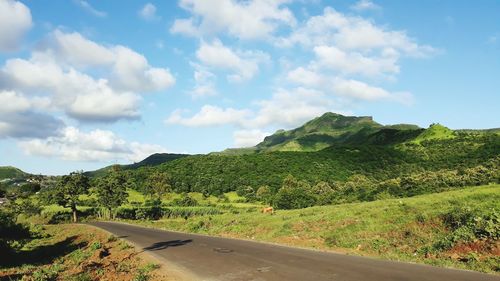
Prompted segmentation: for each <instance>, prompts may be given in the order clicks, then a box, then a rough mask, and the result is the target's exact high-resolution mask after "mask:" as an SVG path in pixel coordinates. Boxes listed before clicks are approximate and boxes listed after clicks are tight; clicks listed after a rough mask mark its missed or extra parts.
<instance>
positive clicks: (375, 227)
mask: <svg viewBox="0 0 500 281" xmlns="http://www.w3.org/2000/svg"><path fill="white" fill-rule="evenodd" d="M499 202H500V185H488V186H481V187H470V188H464V189H458V190H454V191H449V192H443V193H436V194H429V195H422V196H415V197H411V198H404V199H388V200H380V201H374V202H364V203H351V204H342V205H335V206H317V207H311V208H306V209H299V210H287V211H284V210H283V211H282V210H279V211H277V212H276V213H275V215H269V214H261V213H259V212H258V211H256V210H254V211H248V212H240V213H239V214H234V213H224V214H221V215H212V216H209V217H193V218H190V219H188V220H187V221H186V220H184V219H182V218H174V219H164V220H160V221H156V222H145V221H136V222H135V223H139V224H143V225H148V226H154V227H160V228H165V229H172V230H178V231H185V232H196V233H203V234H209V235H219V236H226V237H238V238H246V239H256V240H262V241H268V242H276V243H282V244H287V245H293V246H301V247H311V248H317V249H326V250H335V251H341V252H348V253H354V254H360V255H370V256H379V257H383V258H387V259H392V260H403V261H412V262H420V263H427V264H432V265H439V266H449V267H456V268H464V269H472V270H479V271H484V272H495V271H498V270H499V267H498V264H499V262H500V258H499V257H498V256H495V255H491V254H488V253H477V255H479V256H480V258H479V259H475V258H474V259H471V258H467V256H466V254H465V253H461V252H458V255H462V256H463V258H461V259H457V258H450V257H451V256H453V254H454V253H455V252H454V250H453V248H452V249H448V250H440V251H425V249H430V248H432V247H433V245H435V244H436V243H438V242H440V241H442V240H443V239H445V238H446V237H447V236H449V235H450V230H449V229H448V228H447V227H446V226H445V224H444V223H443V220H442V217H443V215H445V214H447V213H448V212H450V211H451V210H453V209H454V208H457V207H460V206H463V207H469V208H471V209H478V210H484V211H486V210H490V209H496V210H497V211H498V209H500V205H499ZM490 242H491V241H490ZM493 243H494V245H497V247H498V240H494V241H493ZM456 250H457V249H456ZM457 251H458V250H457Z"/></svg>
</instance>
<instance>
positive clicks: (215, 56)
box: [196, 39, 269, 82]
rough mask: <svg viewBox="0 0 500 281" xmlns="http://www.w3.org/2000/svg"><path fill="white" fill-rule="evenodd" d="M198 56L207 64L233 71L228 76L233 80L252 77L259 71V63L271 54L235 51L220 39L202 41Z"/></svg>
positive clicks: (197, 52)
mask: <svg viewBox="0 0 500 281" xmlns="http://www.w3.org/2000/svg"><path fill="white" fill-rule="evenodd" d="M196 57H197V58H198V59H199V60H200V62H201V63H203V64H204V65H206V66H209V67H213V68H219V69H223V70H227V71H232V72H233V73H232V74H230V75H228V76H227V79H228V80H229V81H232V82H241V81H245V80H249V79H251V78H252V77H253V76H254V75H256V73H257V72H258V71H259V63H264V62H267V61H268V60H269V55H267V54H266V53H263V52H261V51H245V52H244V51H236V52H235V51H233V50H232V49H230V48H229V47H226V46H224V45H223V44H222V42H221V41H220V40H217V39H216V40H214V41H213V42H212V43H206V42H204V41H202V42H201V46H200V48H199V49H198V50H197V51H196Z"/></svg>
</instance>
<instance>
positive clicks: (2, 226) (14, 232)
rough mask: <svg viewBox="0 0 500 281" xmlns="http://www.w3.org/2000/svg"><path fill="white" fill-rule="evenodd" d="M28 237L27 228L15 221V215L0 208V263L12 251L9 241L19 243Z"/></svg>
mask: <svg viewBox="0 0 500 281" xmlns="http://www.w3.org/2000/svg"><path fill="white" fill-rule="evenodd" d="M29 237H30V231H29V229H28V228H27V227H26V226H24V225H22V224H19V223H17V222H16V219H15V216H14V215H13V214H12V213H8V212H6V211H5V210H2V209H0V252H1V253H2V255H0V263H1V262H5V261H4V258H7V253H10V252H11V251H12V247H11V245H10V244H11V243H12V242H14V241H17V242H18V243H20V242H21V241H23V239H27V238H29Z"/></svg>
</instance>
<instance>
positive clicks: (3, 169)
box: [0, 166, 29, 180]
mask: <svg viewBox="0 0 500 281" xmlns="http://www.w3.org/2000/svg"><path fill="white" fill-rule="evenodd" d="M27 175H29V174H28V173H26V172H24V171H22V170H20V169H18V168H16V167H12V166H0V180H4V179H16V178H22V177H25V176H27Z"/></svg>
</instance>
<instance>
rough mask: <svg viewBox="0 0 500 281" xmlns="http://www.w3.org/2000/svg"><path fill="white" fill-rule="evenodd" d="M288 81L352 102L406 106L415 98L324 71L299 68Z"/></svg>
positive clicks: (289, 76)
mask: <svg viewBox="0 0 500 281" xmlns="http://www.w3.org/2000/svg"><path fill="white" fill-rule="evenodd" d="M287 79H288V81H290V82H292V83H295V84H297V85H302V86H307V87H310V88H314V89H317V90H320V91H322V92H324V93H326V94H329V95H334V96H337V97H343V98H349V99H351V100H363V101H379V100H389V101H396V102H399V103H402V104H406V105H410V104H412V103H413V96H412V95H411V93H409V92H404V91H403V92H394V93H393V92H389V91H387V90H385V89H383V88H381V87H376V86H372V85H369V84H367V83H365V82H362V81H359V80H355V79H345V78H342V77H339V76H335V75H328V74H325V72H324V71H322V70H319V71H315V70H310V69H305V68H303V67H298V68H296V69H293V70H291V71H289V72H288V74H287Z"/></svg>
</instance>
